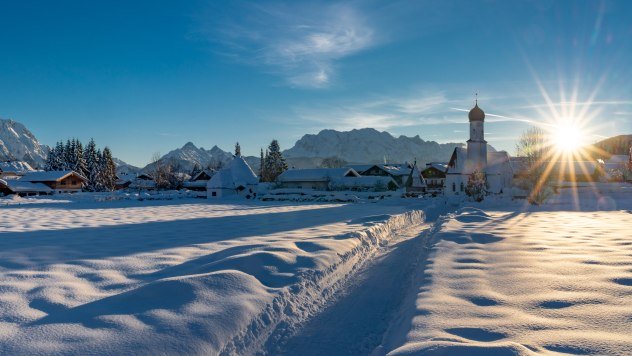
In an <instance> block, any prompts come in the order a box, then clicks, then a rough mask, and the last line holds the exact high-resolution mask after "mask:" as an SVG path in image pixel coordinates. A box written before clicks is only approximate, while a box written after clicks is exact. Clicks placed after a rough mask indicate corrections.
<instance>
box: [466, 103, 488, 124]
mask: <svg viewBox="0 0 632 356" xmlns="http://www.w3.org/2000/svg"><path fill="white" fill-rule="evenodd" d="M467 116H468V117H469V118H470V122H472V121H485V112H483V110H482V109H481V108H479V107H478V103H476V105H474V107H473V108H472V110H470V113H469V114H468V115H467Z"/></svg>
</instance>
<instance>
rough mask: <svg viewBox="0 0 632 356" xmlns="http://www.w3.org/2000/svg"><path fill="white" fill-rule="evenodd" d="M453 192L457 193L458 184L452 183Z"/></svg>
mask: <svg viewBox="0 0 632 356" xmlns="http://www.w3.org/2000/svg"><path fill="white" fill-rule="evenodd" d="M452 191H453V192H456V183H454V182H452Z"/></svg>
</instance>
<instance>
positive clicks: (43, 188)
mask: <svg viewBox="0 0 632 356" xmlns="http://www.w3.org/2000/svg"><path fill="white" fill-rule="evenodd" d="M85 183H86V178H85V177H83V176H82V175H80V174H79V173H77V172H74V171H48V172H45V171H37V172H28V173H24V174H23V175H21V176H12V177H5V179H3V180H1V181H0V192H2V193H3V194H5V195H7V194H19V195H23V196H25V195H42V194H53V193H76V192H80V191H81V189H82V188H83V185H84V184H85Z"/></svg>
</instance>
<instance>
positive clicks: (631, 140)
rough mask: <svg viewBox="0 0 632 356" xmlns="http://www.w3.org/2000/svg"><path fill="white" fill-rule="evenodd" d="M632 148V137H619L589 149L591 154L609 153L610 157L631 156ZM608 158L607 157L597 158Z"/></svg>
mask: <svg viewBox="0 0 632 356" xmlns="http://www.w3.org/2000/svg"><path fill="white" fill-rule="evenodd" d="M630 147H632V135H618V136H613V137H609V138H607V139H605V140H601V141H599V142H597V143H594V144H593V145H591V146H589V147H588V151H589V152H603V151H605V152H607V153H608V154H610V155H627V154H630ZM595 158H607V157H595Z"/></svg>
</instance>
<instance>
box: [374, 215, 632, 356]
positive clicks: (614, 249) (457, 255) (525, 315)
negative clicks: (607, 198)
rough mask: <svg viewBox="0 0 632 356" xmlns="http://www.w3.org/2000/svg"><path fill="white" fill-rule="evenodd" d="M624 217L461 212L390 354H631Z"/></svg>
mask: <svg viewBox="0 0 632 356" xmlns="http://www.w3.org/2000/svg"><path fill="white" fill-rule="evenodd" d="M631 232H632V214H631V212H630V211H629V210H628V211H609V212H603V211H592V212H577V211H549V212H531V213H517V212H510V213H507V212H492V211H488V212H484V211H481V210H477V209H471V208H465V209H463V210H461V211H460V213H459V214H457V215H456V216H455V217H454V218H453V219H449V220H448V221H446V222H445V223H444V224H443V226H442V227H441V229H440V231H439V232H438V233H436V234H435V235H434V237H433V239H435V240H436V241H437V242H436V244H435V245H434V247H433V248H432V250H431V251H430V258H429V260H428V268H427V269H426V271H419V272H420V275H419V276H418V278H417V285H416V287H415V290H416V292H415V294H416V297H415V298H412V299H411V300H410V301H408V302H407V303H405V305H404V307H403V308H402V310H401V312H400V313H401V316H400V317H399V319H400V322H399V325H395V326H393V327H392V328H391V331H390V333H389V334H387V336H386V338H385V343H384V348H385V350H386V351H389V350H391V354H394V355H402V354H430V355H433V354H441V355H443V354H450V355H468V354H476V353H478V354H481V353H484V354H489V353H494V354H525V355H526V354H531V353H533V352H536V353H544V354H547V353H552V352H560V353H570V354H600V355H630V354H632V233H631Z"/></svg>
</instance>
